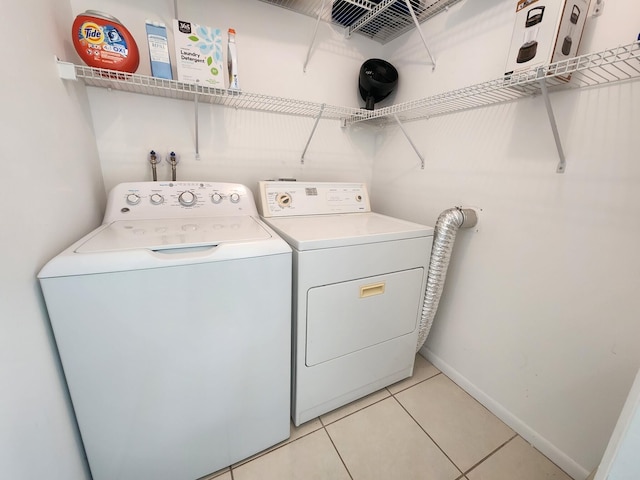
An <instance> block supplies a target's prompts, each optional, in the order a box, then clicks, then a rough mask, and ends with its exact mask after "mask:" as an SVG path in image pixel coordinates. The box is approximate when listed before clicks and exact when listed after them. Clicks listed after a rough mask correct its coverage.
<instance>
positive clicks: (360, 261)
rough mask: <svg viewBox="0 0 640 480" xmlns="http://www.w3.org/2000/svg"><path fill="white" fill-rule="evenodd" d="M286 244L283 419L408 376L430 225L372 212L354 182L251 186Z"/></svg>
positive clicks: (311, 413) (301, 418) (302, 416)
mask: <svg viewBox="0 0 640 480" xmlns="http://www.w3.org/2000/svg"><path fill="white" fill-rule="evenodd" d="M260 201H261V202H260V203H261V214H262V216H263V218H264V220H265V221H266V222H267V223H268V224H269V225H271V226H272V227H273V229H274V230H275V231H276V232H277V233H278V234H280V236H281V237H282V238H284V239H285V240H286V241H287V242H288V243H289V244H290V245H291V246H292V247H293V352H292V355H293V360H292V368H293V375H292V418H293V421H294V423H295V424H296V425H299V424H301V423H303V422H306V421H308V420H311V419H313V418H315V417H317V416H319V415H321V414H323V413H326V412H328V411H330V410H333V409H335V408H337V407H339V406H342V405H344V404H346V403H348V402H351V401H353V400H355V399H357V398H360V397H362V396H364V395H367V394H369V393H371V392H374V391H376V390H378V389H380V388H383V387H385V386H387V385H390V384H392V383H394V382H396V381H399V380H401V379H403V378H406V377H408V376H410V375H411V374H412V373H413V363H414V359H415V351H416V343H417V335H418V324H419V319H420V314H421V307H422V301H423V297H424V291H425V286H426V279H427V270H428V265H429V257H430V253H431V244H432V240H433V228H431V227H427V226H424V225H418V224H415V223H411V222H407V221H404V220H400V219H397V218H391V217H388V216H385V215H380V214H377V213H374V212H371V208H370V203H369V196H368V193H367V189H366V186H365V185H364V184H361V183H326V182H322V183H318V182H313V183H307V182H276V181H263V182H260Z"/></svg>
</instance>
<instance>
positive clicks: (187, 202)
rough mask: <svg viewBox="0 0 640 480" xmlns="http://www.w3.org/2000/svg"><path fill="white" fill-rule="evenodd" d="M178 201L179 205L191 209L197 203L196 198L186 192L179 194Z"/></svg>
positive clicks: (191, 193) (193, 194)
mask: <svg viewBox="0 0 640 480" xmlns="http://www.w3.org/2000/svg"><path fill="white" fill-rule="evenodd" d="M178 201H179V202H180V205H184V206H185V207H192V206H193V205H195V204H196V202H197V201H198V197H197V196H196V194H195V193H193V192H190V191H189V190H187V191H185V192H182V193H181V194H180V196H179V197H178Z"/></svg>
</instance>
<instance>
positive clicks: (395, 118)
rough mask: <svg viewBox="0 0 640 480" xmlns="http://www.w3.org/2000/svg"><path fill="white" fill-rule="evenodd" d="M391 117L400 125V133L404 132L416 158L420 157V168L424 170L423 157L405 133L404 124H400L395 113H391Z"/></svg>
mask: <svg viewBox="0 0 640 480" xmlns="http://www.w3.org/2000/svg"><path fill="white" fill-rule="evenodd" d="M393 118H394V120H395V121H396V123H397V124H398V126H399V127H400V130H401V131H402V133H403V134H404V136H405V137H406V139H407V141H408V142H409V144H411V148H413V150H414V151H415V152H416V155H418V158H420V168H421V169H422V170H424V157H423V156H422V155H420V152H419V151H418V149H417V148H416V146H415V144H414V143H413V141H412V140H411V137H410V136H409V134H408V133H407V131H406V130H405V129H404V126H403V125H402V122H401V121H400V119H399V118H398V115H396V114H395V113H394V114H393Z"/></svg>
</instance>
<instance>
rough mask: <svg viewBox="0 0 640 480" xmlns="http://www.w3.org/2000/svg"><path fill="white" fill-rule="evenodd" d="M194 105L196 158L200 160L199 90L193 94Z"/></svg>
mask: <svg viewBox="0 0 640 480" xmlns="http://www.w3.org/2000/svg"><path fill="white" fill-rule="evenodd" d="M196 88H197V87H196ZM193 107H194V114H195V126H196V160H200V136H199V127H198V92H197V91H196V92H195V94H194V95H193Z"/></svg>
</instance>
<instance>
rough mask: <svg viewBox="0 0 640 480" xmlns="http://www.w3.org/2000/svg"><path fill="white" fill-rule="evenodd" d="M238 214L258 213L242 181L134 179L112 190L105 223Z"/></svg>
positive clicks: (251, 195) (249, 192)
mask: <svg viewBox="0 0 640 480" xmlns="http://www.w3.org/2000/svg"><path fill="white" fill-rule="evenodd" d="M238 215H253V216H257V215H258V211H257V209H256V204H255V201H254V198H253V194H252V193H251V190H249V189H248V188H247V187H246V186H244V185H241V184H239V183H222V182H132V183H121V184H119V185H116V186H115V187H114V188H113V189H112V190H111V192H109V198H108V200H107V208H106V211H105V216H104V221H103V223H110V222H114V221H117V220H124V219H131V220H134V219H158V218H172V217H181V218H182V217H190V216H191V217H227V216H238Z"/></svg>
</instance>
